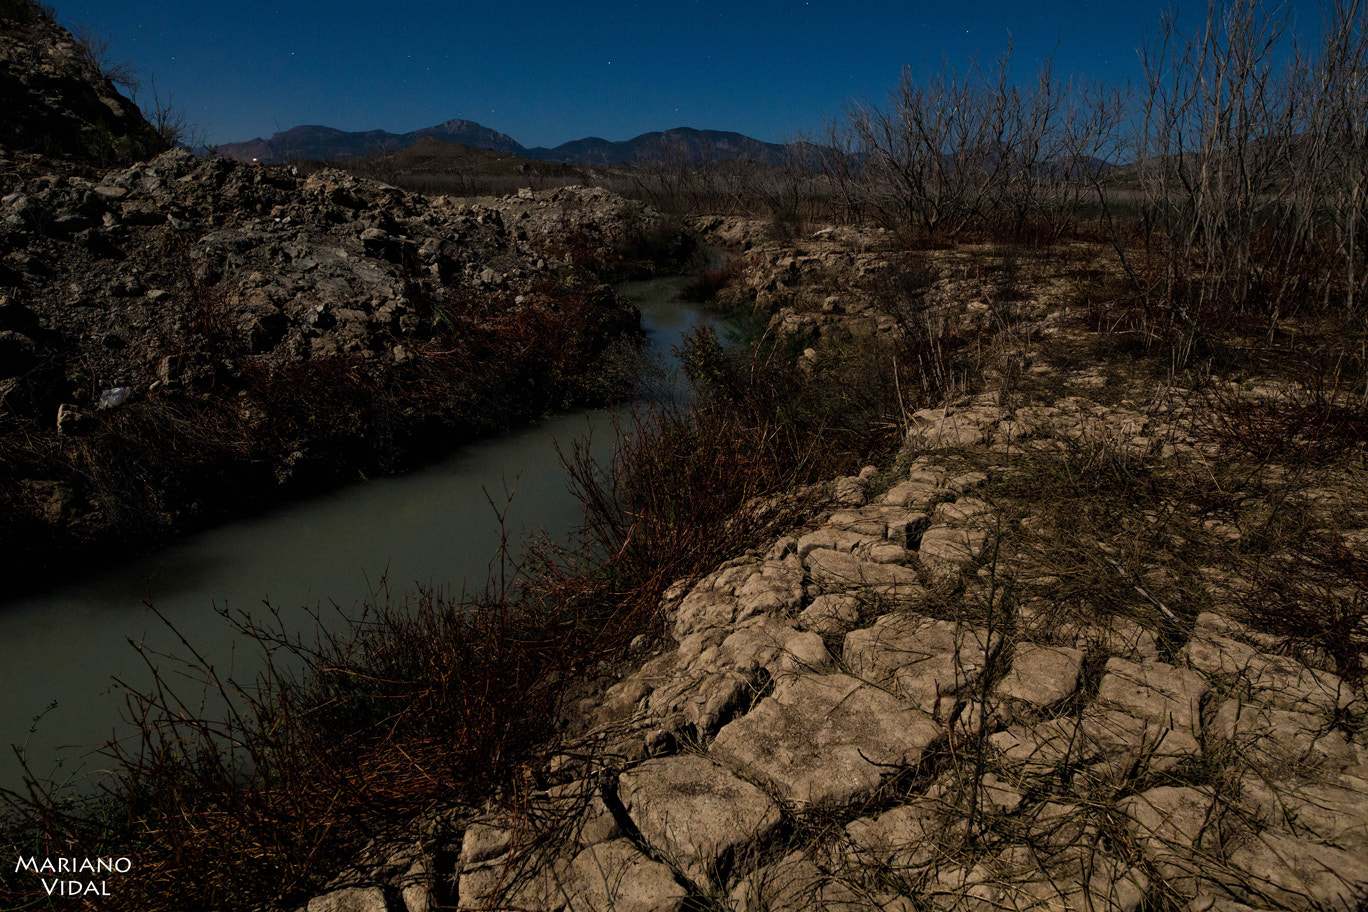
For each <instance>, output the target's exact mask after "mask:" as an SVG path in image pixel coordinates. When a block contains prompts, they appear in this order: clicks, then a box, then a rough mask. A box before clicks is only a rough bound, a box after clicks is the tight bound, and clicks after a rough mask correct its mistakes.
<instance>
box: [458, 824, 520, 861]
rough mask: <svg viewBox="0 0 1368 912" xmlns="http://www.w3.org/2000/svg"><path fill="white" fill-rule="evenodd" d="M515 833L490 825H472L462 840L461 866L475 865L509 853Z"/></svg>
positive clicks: (467, 828)
mask: <svg viewBox="0 0 1368 912" xmlns="http://www.w3.org/2000/svg"><path fill="white" fill-rule="evenodd" d="M512 842H513V833H512V831H511V830H507V829H505V828H503V827H498V826H492V825H490V824H488V823H472V824H471V825H470V826H468V827H466V831H465V836H464V837H462V839H461V864H463V865H474V864H479V863H481V862H484V861H488V860H489V859H491V858H497V857H498V856H500V855H503V854H504V853H505V852H507V851H508V848H509V846H510V845H512Z"/></svg>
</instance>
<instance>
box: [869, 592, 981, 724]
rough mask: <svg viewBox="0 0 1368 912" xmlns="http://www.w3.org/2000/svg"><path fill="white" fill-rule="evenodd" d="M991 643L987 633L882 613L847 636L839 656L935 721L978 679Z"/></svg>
mask: <svg viewBox="0 0 1368 912" xmlns="http://www.w3.org/2000/svg"><path fill="white" fill-rule="evenodd" d="M1000 640H1001V637H1000V636H998V635H996V634H995V635H994V636H993V638H992V642H991V644H990V643H989V641H988V634H987V631H984V630H981V629H979V628H976V627H973V626H972V625H968V624H956V623H954V622H953V621H941V620H936V619H934V618H928V617H923V616H921V615H917V614H911V613H894V614H886V615H884V616H883V617H881V618H879V619H878V620H877V621H875V622H874V624H873V626H871V627H867V628H865V629H862V630H852V631H851V632H850V633H848V634H846V638H845V649H844V652H843V656H844V658H845V662H846V665H847V666H849V668H850V670H851V672H852V673H854V674H856V675H858V676H860V677H862V678H864V679H866V680H868V681H870V682H872V683H874V684H878V685H883V686H888V685H891V686H892V689H893V691H894V692H895V693H897V694H899V695H900V696H902V697H904V698H906V699H907V700H908V701H909V702H911V703H912V705H914V706H917V707H919V708H920V709H922V710H923V711H924V712H927V713H929V714H931V715H932V717H934V718H937V719H943V718H945V714H946V713H948V712H949V710H950V708H951V707H952V706H953V705H954V703H955V702H956V700H957V698H958V695H959V694H961V693H963V692H964V691H965V690H966V689H967V688H968V687H970V686H972V685H973V684H974V683H975V682H976V681H978V679H979V675H980V673H981V672H982V671H983V669H984V666H985V664H986V663H987V659H988V654H989V653H990V652H991V651H994V650H996V649H997V647H998V644H999V643H1000Z"/></svg>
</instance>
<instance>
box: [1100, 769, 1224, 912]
mask: <svg viewBox="0 0 1368 912" xmlns="http://www.w3.org/2000/svg"><path fill="white" fill-rule="evenodd" d="M1214 804H1215V801H1214V799H1213V798H1212V796H1211V795H1209V794H1207V793H1206V792H1203V791H1200V790H1198V789H1194V788H1183V787H1175V786H1161V787H1159V788H1153V789H1150V790H1148V791H1146V792H1142V793H1141V794H1139V795H1134V796H1131V797H1129V798H1124V799H1122V800H1121V801H1120V802H1118V804H1117V810H1119V811H1120V812H1121V813H1122V814H1124V815H1126V817H1127V824H1126V825H1127V826H1128V827H1129V828H1130V831H1131V835H1132V837H1133V838H1134V839H1135V841H1136V845H1137V846H1139V848H1140V851H1141V853H1142V854H1143V855H1144V856H1145V858H1146V860H1148V861H1149V863H1150V864H1152V865H1154V869H1155V871H1156V872H1157V873H1158V874H1159V875H1160V876H1161V877H1163V879H1164V883H1165V885H1166V886H1167V887H1168V888H1169V889H1170V890H1173V891H1174V892H1176V893H1177V894H1178V895H1179V896H1181V897H1183V898H1190V897H1194V896H1196V895H1197V891H1198V880H1197V878H1198V876H1199V875H1201V874H1203V873H1204V871H1205V869H1206V868H1207V867H1209V865H1210V852H1209V851H1208V848H1209V844H1211V843H1213V842H1214V841H1215V840H1216V839H1217V838H1218V836H1217V830H1216V827H1215V822H1216V821H1215V820H1214V819H1213V816H1212V809H1213V806H1214ZM1204 837H1205V839H1204Z"/></svg>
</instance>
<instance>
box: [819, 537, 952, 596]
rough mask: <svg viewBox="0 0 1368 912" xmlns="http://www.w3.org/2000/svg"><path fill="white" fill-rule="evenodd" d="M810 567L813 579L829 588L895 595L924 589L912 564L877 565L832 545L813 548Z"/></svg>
mask: <svg viewBox="0 0 1368 912" xmlns="http://www.w3.org/2000/svg"><path fill="white" fill-rule="evenodd" d="M807 566H808V572H809V573H811V574H812V579H813V582H815V583H816V584H817V585H819V586H822V587H823V588H825V589H827V590H828V591H833V592H840V591H843V590H845V591H848V590H858V589H869V590H872V591H874V592H876V593H879V594H880V595H885V596H889V597H894V598H897V597H902V598H910V597H912V596H915V595H917V594H920V593H922V592H924V591H925V587H923V586H922V584H921V578H920V577H919V576H918V575H917V571H915V570H913V569H912V568H911V567H902V566H898V565H897V564H876V563H874V562H873V561H867V560H862V559H861V558H858V557H855V556H854V555H853V554H846V553H844V552H842V551H833V550H831V549H829V548H817V549H814V550H813V551H811V552H810V553H809V554H808V556H807Z"/></svg>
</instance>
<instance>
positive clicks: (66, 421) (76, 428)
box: [57, 402, 95, 437]
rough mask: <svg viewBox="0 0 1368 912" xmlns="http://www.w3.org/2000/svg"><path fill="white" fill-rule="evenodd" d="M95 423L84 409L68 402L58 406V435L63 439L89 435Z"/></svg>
mask: <svg viewBox="0 0 1368 912" xmlns="http://www.w3.org/2000/svg"><path fill="white" fill-rule="evenodd" d="M94 423H95V419H94V418H93V417H92V416H91V415H90V413H89V412H87V411H85V410H84V409H81V408H78V407H77V406H74V405H72V404H70V403H68V402H64V403H62V404H61V405H59V406H57V433H58V434H60V435H61V436H63V437H74V436H78V435H80V434H84V433H87V432H88V431H89V430H90V429H91V428H92V427H94Z"/></svg>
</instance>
